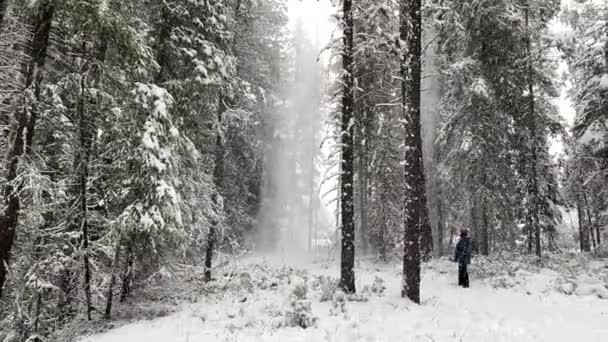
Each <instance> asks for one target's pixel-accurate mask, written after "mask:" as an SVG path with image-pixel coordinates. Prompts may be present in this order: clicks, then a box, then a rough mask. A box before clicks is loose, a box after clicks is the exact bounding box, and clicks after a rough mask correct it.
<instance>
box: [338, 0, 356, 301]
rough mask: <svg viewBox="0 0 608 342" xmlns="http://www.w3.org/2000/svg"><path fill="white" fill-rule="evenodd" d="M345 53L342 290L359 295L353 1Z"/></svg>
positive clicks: (347, 0)
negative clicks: (356, 227) (354, 192)
mask: <svg viewBox="0 0 608 342" xmlns="http://www.w3.org/2000/svg"><path fill="white" fill-rule="evenodd" d="M342 5H343V8H342V13H343V16H344V18H343V25H344V37H343V43H344V51H343V52H342V68H343V71H342V72H343V76H342V85H343V87H344V88H343V90H342V117H341V131H340V136H341V139H340V142H341V145H342V161H341V165H342V167H341V173H340V189H341V191H340V196H341V200H340V213H341V219H342V225H341V228H342V229H341V230H342V251H341V262H340V284H339V286H340V288H341V289H342V290H343V291H344V292H346V293H354V292H355V220H354V202H353V185H354V181H353V180H354V179H353V178H354V177H353V171H354V160H353V159H354V153H353V152H354V144H353V143H354V142H353V137H354V134H353V133H354V122H353V120H354V106H353V104H354V91H355V89H354V86H355V85H354V75H353V69H354V68H353V9H352V0H343V4H342Z"/></svg>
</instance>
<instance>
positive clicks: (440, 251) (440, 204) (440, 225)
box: [435, 195, 445, 256]
mask: <svg viewBox="0 0 608 342" xmlns="http://www.w3.org/2000/svg"><path fill="white" fill-rule="evenodd" d="M435 204H436V205H437V237H438V239H439V243H437V247H438V248H437V255H438V256H442V255H443V250H444V249H443V248H444V246H443V243H444V236H445V227H444V225H443V202H442V200H441V195H437V200H436V201H435Z"/></svg>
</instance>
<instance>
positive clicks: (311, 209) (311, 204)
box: [308, 125, 316, 253]
mask: <svg viewBox="0 0 608 342" xmlns="http://www.w3.org/2000/svg"><path fill="white" fill-rule="evenodd" d="M310 127H311V140H312V143H311V145H312V146H311V149H310V169H309V172H310V175H309V177H310V178H309V184H308V185H309V187H308V252H309V253H310V252H312V249H313V239H314V237H313V231H314V230H315V228H314V224H315V222H314V220H315V199H314V198H315V150H316V146H315V130H314V125H310Z"/></svg>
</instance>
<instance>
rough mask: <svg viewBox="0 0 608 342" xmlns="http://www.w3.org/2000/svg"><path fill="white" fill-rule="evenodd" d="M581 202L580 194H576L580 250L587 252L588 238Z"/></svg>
mask: <svg viewBox="0 0 608 342" xmlns="http://www.w3.org/2000/svg"><path fill="white" fill-rule="evenodd" d="M582 207H583V204H582V201H581V199H580V195H577V203H576V213H577V216H578V236H579V239H580V247H581V252H589V239H588V236H587V234H586V232H585V221H584V219H583V208H582Z"/></svg>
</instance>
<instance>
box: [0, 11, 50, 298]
mask: <svg viewBox="0 0 608 342" xmlns="http://www.w3.org/2000/svg"><path fill="white" fill-rule="evenodd" d="M54 12H55V6H54V4H53V2H52V1H49V0H45V1H43V2H41V3H40V5H39V7H38V13H37V15H36V17H35V19H34V35H33V37H32V43H31V49H30V53H29V62H28V64H27V66H26V68H25V84H24V89H29V88H30V87H32V86H34V93H35V95H36V98H38V96H39V94H40V84H41V82H42V74H43V72H42V68H43V67H44V64H45V60H46V51H47V48H48V40H49V35H50V32H51V24H52V21H53V14H54ZM28 107H29V106H28V105H27V104H26V103H23V105H22V106H19V108H17V109H16V110H15V121H16V122H17V127H16V130H15V131H14V134H13V135H12V139H13V140H12V142H10V145H9V147H8V158H7V165H6V169H7V170H8V172H7V176H6V183H5V186H4V211H3V212H2V214H1V216H0V297H1V296H2V288H3V286H4V283H5V281H6V276H7V273H8V264H9V261H10V254H11V249H12V246H13V241H14V237H15V230H16V228H17V223H18V221H19V211H20V209H21V200H20V197H19V196H20V194H19V193H20V192H21V189H22V187H23V185H22V184H14V182H15V180H16V179H17V176H18V174H17V168H18V166H19V160H20V158H21V156H22V155H23V154H24V153H26V154H28V153H31V148H32V144H33V139H34V132H35V125H36V117H37V112H36V111H35V110H32V112H31V113H29V114H30V115H29V118H28V113H27V108H28ZM26 128H27V132H26ZM24 133H26V137H25V140H24V137H23V136H24Z"/></svg>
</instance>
